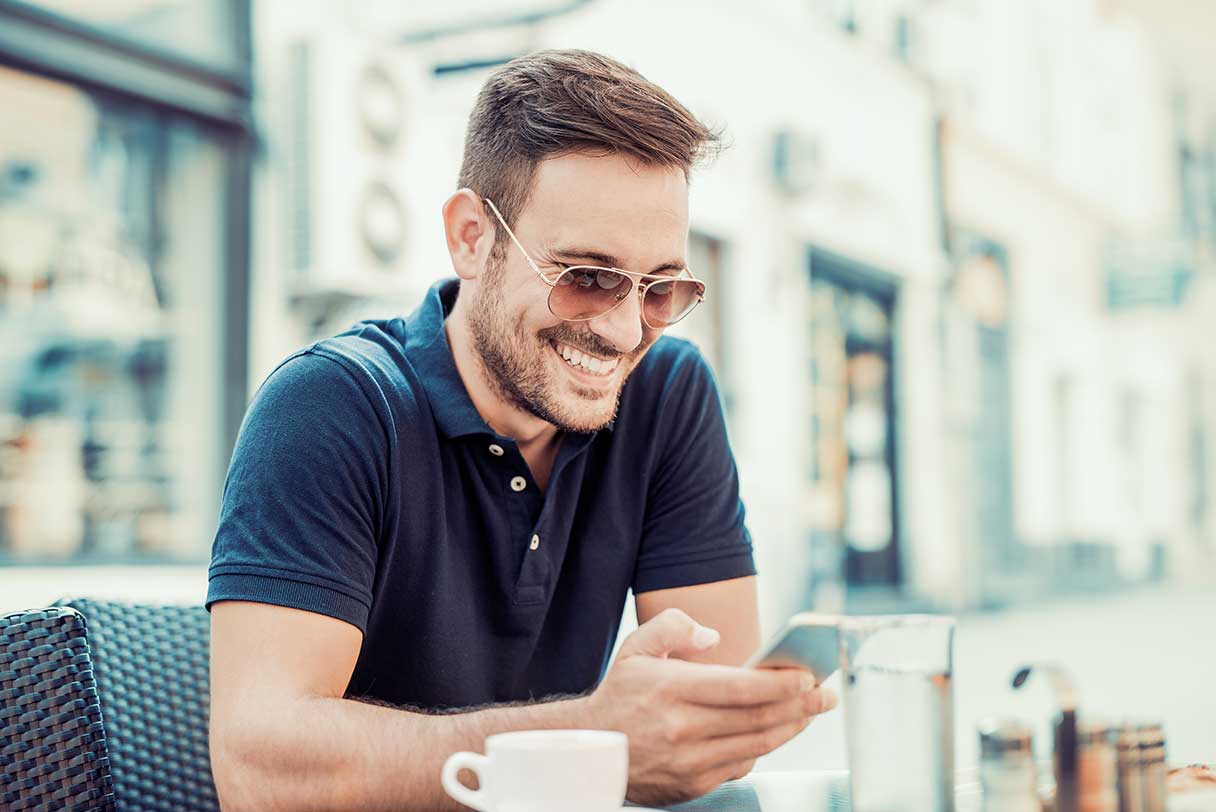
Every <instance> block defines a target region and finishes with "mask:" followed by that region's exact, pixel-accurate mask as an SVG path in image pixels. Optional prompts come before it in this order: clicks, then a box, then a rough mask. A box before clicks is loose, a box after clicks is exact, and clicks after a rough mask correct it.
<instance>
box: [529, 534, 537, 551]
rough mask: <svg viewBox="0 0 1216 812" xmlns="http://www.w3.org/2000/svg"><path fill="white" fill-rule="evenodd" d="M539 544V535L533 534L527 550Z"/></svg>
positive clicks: (533, 548)
mask: <svg viewBox="0 0 1216 812" xmlns="http://www.w3.org/2000/svg"><path fill="white" fill-rule="evenodd" d="M539 546H540V536H533V537H532V543H531V544H529V545H528V549H529V550H535V549H536V548H537V547H539Z"/></svg>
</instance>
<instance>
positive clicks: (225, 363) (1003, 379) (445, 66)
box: [0, 0, 1216, 768]
mask: <svg viewBox="0 0 1216 812" xmlns="http://www.w3.org/2000/svg"><path fill="white" fill-rule="evenodd" d="M1214 38H1216V3H1212V2H1186V1H1185V0H1153V2H1151V3H1150V2H1149V1H1148V0H750V2H743V1H742V0H716V2H712V3H707V2H675V1H674V0H669V1H666V2H664V1H661V0H660V1H659V2H640V1H639V0H548V2H546V1H545V0H499V1H498V2H489V0H448V2H444V3H424V2H416V3H403V2H388V1H387V0H369V1H367V2H361V3H357V4H354V3H338V2H319V0H310V1H308V2H304V1H302V0H292V1H291V2H288V0H256V2H253V1H251V0H106V2H104V3H98V2H88V1H87V0H37V1H36V2H16V0H0V611H13V610H17V609H21V608H28V607H32V606H40V605H45V604H46V603H48V602H50V601H52V600H54V599H55V598H58V597H61V596H63V595H65V594H76V595H117V596H123V597H127V598H132V599H141V600H171V601H191V602H201V600H202V598H203V595H204V594H205V584H206V562H207V559H208V554H209V550H210V544H211V537H212V533H213V531H214V524H215V520H216V515H217V508H218V503H219V497H220V491H221V487H222V484H223V476H224V472H225V468H226V465H227V460H228V456H229V453H230V451H231V448H232V444H233V441H234V439H235V436H236V432H237V430H238V428H239V426H240V420H241V417H242V415H243V412H244V408H245V405H246V403H247V402H248V399H249V397H250V396H251V394H252V393H253V392H254V391H255V389H256V387H257V386H258V385H259V383H260V382H261V381H262V379H263V378H264V377H265V376H266V375H267V374H268V373H269V371H270V370H271V369H272V368H273V367H274V366H275V364H276V363H277V362H278V361H279V360H280V359H281V358H282V357H283V356H285V355H286V354H287V353H289V352H290V351H292V350H293V349H295V348H296V347H298V346H300V345H302V344H304V343H306V342H308V341H310V340H312V339H314V338H317V337H320V336H323V335H326V334H329V333H333V332H337V331H339V330H341V329H343V328H344V327H345V326H347V325H348V324H349V323H351V322H353V321H356V320H357V319H359V318H364V317H373V316H385V315H390V314H398V313H403V312H408V311H410V310H412V309H413V307H414V306H415V304H416V302H417V301H418V300H419V299H420V297H421V296H422V294H423V292H424V291H425V289H426V288H427V287H428V286H429V284H430V283H431V282H432V281H433V280H435V279H437V278H439V277H441V276H445V275H449V274H450V265H449V263H448V260H447V254H446V249H445V247H444V242H443V237H442V230H441V222H440V216H439V207H440V205H441V203H442V201H443V200H444V199H445V198H446V197H447V196H448V195H449V194H450V193H451V191H452V190H453V189H454V187H455V180H456V175H457V170H458V167H459V162H460V156H461V150H462V147H463V132H464V125H465V118H466V116H467V113H468V110H469V109H470V107H471V105H472V101H473V98H474V95H475V94H476V91H477V89H478V88H479V86H480V85H481V83H482V82H483V81H484V80H485V79H486V77H487V76H488V75H489V73H490V72H491V71H492V70H493V69H494V68H495V67H496V66H498V65H500V64H502V63H504V62H506V61H507V60H509V59H511V58H512V57H514V56H517V55H520V54H523V53H526V52H528V51H531V50H534V49H538V48H545V47H584V48H591V49H595V50H600V51H604V52H606V53H608V54H610V55H612V56H614V57H616V58H618V59H620V60H622V61H624V62H626V63H627V64H630V65H632V66H634V67H636V68H637V69H639V70H640V71H641V72H643V73H644V74H645V75H646V76H647V77H648V78H650V79H653V80H655V81H657V82H658V83H660V84H661V85H663V86H664V87H666V88H667V89H668V90H670V91H671V92H672V93H673V94H674V95H675V96H677V97H678V98H679V99H681V100H682V101H683V102H685V103H686V104H687V105H688V106H689V107H690V108H691V109H692V110H693V111H694V112H695V113H697V114H698V115H699V116H700V117H702V118H703V119H705V120H707V121H708V122H710V123H712V124H716V125H722V126H724V127H725V129H726V132H727V136H728V140H729V142H730V144H731V146H730V149H729V150H728V151H727V152H726V153H725V154H724V155H723V156H722V157H721V158H720V159H719V161H718V162H717V163H716V164H714V165H712V166H710V167H708V168H706V169H704V170H702V171H701V172H700V173H699V174H698V175H696V176H695V177H694V180H693V186H692V233H691V235H690V240H689V247H688V250H689V263H690V266H691V267H692V268H694V269H695V271H696V273H697V275H698V276H699V277H701V278H704V279H706V280H707V281H708V284H709V288H710V295H709V298H708V301H707V303H706V304H705V305H704V306H702V308H701V309H700V310H699V311H698V312H697V314H696V316H695V317H693V318H690V319H688V320H687V321H685V322H684V323H682V324H680V325H679V326H678V331H679V332H680V333H682V334H684V335H686V336H688V337H689V338H692V339H693V340H695V341H696V342H697V343H698V344H699V345H700V346H701V348H702V351H703V352H704V353H705V355H706V356H707V357H708V358H709V359H710V360H711V362H712V364H713V366H714V368H715V370H716V372H717V375H718V378H719V382H720V385H721V389H722V393H723V397H724V401H725V405H726V410H727V414H728V420H729V427H730V432H731V438H732V443H733V445H734V449H735V453H736V456H737V459H738V463H739V467H740V469H741V477H742V483H743V489H744V498H745V501H746V503H747V507H748V511H749V525H750V527H751V530H752V533H753V535H754V539H755V544H756V556H757V563H758V566H759V568H760V571H761V573H762V576H761V587H762V618H763V623H764V626H765V631H766V633H767V632H771V631H774V630H775V629H777V628H778V627H779V626H780V625H781V624H782V622H783V621H784V619H785V617H786V616H787V615H788V614H790V613H791V612H793V611H797V610H800V609H818V610H824V611H841V610H847V611H853V612H880V611H911V610H919V611H945V612H952V613H955V614H957V615H958V616H959V629H958V638H957V645H956V666H957V683H956V684H957V711H958V712H957V718H958V727H959V747H960V760H961V761H962V762H967V761H969V760H970V761H974V744H973V742H972V740H973V738H974V720H975V719H976V718H977V717H978V716H979V715H982V714H983V713H985V712H991V711H994V710H997V711H1000V710H1006V709H1009V708H1014V707H1016V706H1017V704H1018V703H1019V702H1022V703H1032V704H1030V705H1026V709H1028V712H1033V713H1045V712H1046V708H1047V705H1046V699H1045V698H1044V697H1042V696H1039V697H1033V696H1029V697H1026V698H1024V699H1023V698H1021V695H1020V694H1019V695H1018V696H1017V697H1014V696H1012V695H1010V694H1009V693H1008V692H1007V690H1006V685H1007V681H1008V677H1009V674H1010V672H1011V671H1012V669H1013V668H1014V667H1015V666H1016V665H1017V664H1019V663H1020V662H1021V661H1022V660H1024V659H1054V660H1057V661H1060V662H1062V663H1064V664H1065V665H1067V666H1068V667H1070V668H1071V669H1072V670H1073V671H1074V672H1075V673H1076V674H1077V677H1078V679H1079V681H1080V683H1081V687H1082V694H1081V695H1082V705H1083V707H1093V708H1095V709H1097V710H1098V711H1100V712H1102V713H1105V714H1107V715H1111V716H1115V717H1118V716H1123V715H1129V714H1130V715H1138V716H1147V717H1150V718H1159V719H1164V720H1165V721H1166V725H1167V734H1168V735H1169V736H1170V748H1171V750H1170V755H1171V760H1188V759H1193V760H1210V761H1216V741H1213V740H1212V739H1211V738H1210V731H1211V730H1212V729H1216V702H1213V701H1212V699H1211V689H1210V686H1211V685H1212V684H1216V654H1214V653H1213V645H1212V642H1213V637H1214V636H1216V634H1214V632H1213V629H1214V628H1216V627H1214V626H1213V620H1214V619H1216V589H1213V587H1214V585H1216V353H1214V352H1213V351H1212V348H1213V344H1216V326H1214V322H1216V51H1214V50H1213V48H1212V47H1211V42H1212V41H1213V39H1214ZM628 627H629V621H628V618H627V620H626V628H628ZM1205 692H1206V698H1205ZM1033 703H1037V704H1033ZM1205 735H1206V736H1207V739H1206V741H1205V739H1204V737H1205ZM843 762H844V755H843V748H842V746H841V742H840V725H839V720H836V719H831V718H829V719H824V720H822V721H821V722H820V723H818V724H817V725H816V726H813V727H812V728H811V730H810V731H808V733H806V734H804V735H803V736H802V737H800V739H799V740H797V741H795V742H794V743H793V744H791V745H789V746H787V747H786V748H783V750H782V751H779V752H778V753H777V754H775V755H773V756H771V757H769V758H768V759H767V760H765V761H762V766H765V767H768V768H779V767H787V766H788V767H807V766H823V767H837V766H843Z"/></svg>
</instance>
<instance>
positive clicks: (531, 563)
mask: <svg viewBox="0 0 1216 812" xmlns="http://www.w3.org/2000/svg"><path fill="white" fill-rule="evenodd" d="M456 292H457V282H456V280H449V281H446V282H441V283H439V284H437V285H435V287H433V288H432V289H431V290H430V292H429V293H428V294H427V296H426V299H425V300H424V302H423V304H422V305H421V306H420V307H419V309H418V310H417V311H416V312H415V313H413V314H412V315H411V316H410V317H409V318H407V319H400V318H396V319H391V320H387V321H365V322H361V323H359V324H357V325H355V326H354V327H353V328H351V329H350V330H349V331H347V332H345V333H343V334H341V335H339V336H335V337H333V338H329V339H326V340H324V341H321V342H318V343H316V344H313V345H312V346H310V347H307V348H305V349H302V350H300V351H298V352H296V353H294V354H293V355H291V356H290V357H288V358H287V359H286V360H285V361H284V362H283V363H282V364H280V365H279V366H278V368H276V369H275V370H274V372H272V373H271V375H270V376H269V377H268V378H267V380H266V381H265V383H263V385H262V386H261V388H260V389H259V390H258V392H257V394H256V396H255V397H254V399H253V402H252V403H251V404H250V406H249V411H248V413H247V414H246V416H245V421H244V424H243V425H242V427H241V432H240V437H239V439H238V440H237V445H236V449H235V451H234V453H233V457H232V462H231V465H230V467H229V470H228V478H227V481H226V483H225V486H224V496H223V505H222V507H221V511H220V521H219V528H218V531H217V533H216V537H215V543H214V546H213V549H212V559H211V568H210V572H209V579H210V583H209V588H208V593H207V605H208V607H210V606H211V605H212V604H214V603H215V602H216V601H224V600H244V601H257V602H261V603H269V604H277V605H281V606H289V607H294V608H296V609H304V610H307V611H310V612H317V613H320V614H324V615H329V616H331V617H335V618H338V619H341V620H344V621H346V622H347V623H351V624H353V625H355V626H357V627H358V628H359V629H360V630H361V631H362V632H363V634H364V637H363V646H362V649H361V650H360V653H359V657H358V661H357V663H356V665H355V669H354V673H353V675H352V676H351V681H350V685H349V686H348V695H353V696H366V697H373V698H376V699H380V700H383V701H386V702H391V703H394V704H408V705H413V706H417V707H422V708H435V709H438V708H455V707H468V706H472V705H480V704H485V703H490V702H506V701H520V700H528V699H539V698H542V697H546V696H551V695H556V694H574V693H582V692H585V691H587V690H589V689H591V688H593V687H594V686H595V685H596V683H597V682H598V681H599V679H600V678H601V676H602V675H603V672H604V670H605V669H606V667H607V665H608V658H609V657H610V655H611V652H612V648H613V645H614V642H615V639H616V635H617V627H618V625H619V623H620V619H621V614H622V611H623V608H624V603H625V597H626V592H627V591H628V589H629V588H630V587H632V588H633V590H634V591H635V592H637V593H641V592H646V591H649V590H654V589H666V588H669V587H680V586H688V585H692V584H701V583H707V582H711V581H718V580H723V579H727V578H737V577H740V576H745V575H752V574H754V573H755V569H754V567H753V563H752V549H751V541H750V538H749V536H748V533H747V530H746V528H745V527H744V521H743V518H744V517H743V506H742V504H741V503H740V501H739V486H738V479H737V476H736V471H735V464H734V460H733V458H732V456H731V452H730V448H729V446H728V444H727V438H726V428H725V424H724V421H723V417H722V408H721V405H720V401H719V398H718V393H717V389H716V387H715V385H714V380H713V376H712V374H711V372H710V370H709V367H708V366H707V365H706V363H705V362H704V360H703V359H702V358H701V356H700V354H699V353H698V352H697V350H696V348H695V347H694V346H693V345H692V344H690V343H688V342H687V341H684V340H681V339H677V338H672V337H663V338H661V339H659V340H658V341H657V342H656V343H655V344H654V346H653V347H651V349H650V351H649V352H648V353H647V354H646V356H645V357H644V358H643V360H642V361H641V363H640V364H639V365H638V367H637V368H636V369H635V370H634V372H633V373H632V375H631V376H630V377H629V379H628V381H627V382H626V383H625V385H624V388H623V390H622V393H621V400H620V408H619V410H618V413H617V417H616V420H615V421H614V423H613V425H612V426H611V427H609V428H606V429H603V430H601V431H599V432H597V433H594V434H567V435H566V436H564V437H563V438H562V443H561V446H560V449H559V451H558V453H557V458H556V461H555V463H554V466H553V471H552V473H551V475H550V479H549V484H548V488H547V489H546V490H545V491H544V492H543V493H542V492H541V490H540V489H539V488H538V487H537V485H536V482H535V481H534V480H533V479H532V476H531V474H530V472H529V470H528V466H527V464H526V463H525V461H524V458H523V457H522V456H521V454H520V453H519V449H518V447H517V446H516V445H515V442H514V441H513V440H512V439H511V438H510V437H504V436H501V435H498V434H496V433H495V432H494V431H493V430H492V429H491V428H490V427H489V426H488V425H487V424H486V422H485V421H484V420H483V419H482V418H481V416H480V415H479V414H478V412H477V410H476V408H474V406H473V402H472V401H471V400H470V399H469V395H468V392H467V391H466V390H465V387H464V384H463V383H462V382H461V379H460V376H459V374H458V373H457V371H456V365H455V363H454V361H453V360H452V354H451V350H450V349H449V346H448V342H447V336H446V334H445V332H444V319H445V317H446V316H447V313H448V312H450V310H451V308H452V305H453V303H454V302H455V299H456Z"/></svg>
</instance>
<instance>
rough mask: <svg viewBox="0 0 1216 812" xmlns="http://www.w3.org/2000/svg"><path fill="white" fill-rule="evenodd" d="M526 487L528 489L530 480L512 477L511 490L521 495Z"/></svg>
mask: <svg viewBox="0 0 1216 812" xmlns="http://www.w3.org/2000/svg"><path fill="white" fill-rule="evenodd" d="M526 487H528V480H526V479H524V478H523V477H521V476H513V477H511V490H513V491H515V492H516V493H519V492H520V491H522V490H523V489H524V488H526Z"/></svg>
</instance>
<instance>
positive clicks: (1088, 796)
mask: <svg viewBox="0 0 1216 812" xmlns="http://www.w3.org/2000/svg"><path fill="white" fill-rule="evenodd" d="M1113 739H1114V730H1113V729H1112V728H1111V727H1110V726H1109V725H1105V724H1101V723H1098V722H1081V723H1079V724H1078V725H1077V810H1078V812H1119V792H1118V775H1119V767H1118V755H1117V752H1116V750H1115V743H1114V740H1113ZM1162 812H1164V810H1162Z"/></svg>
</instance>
